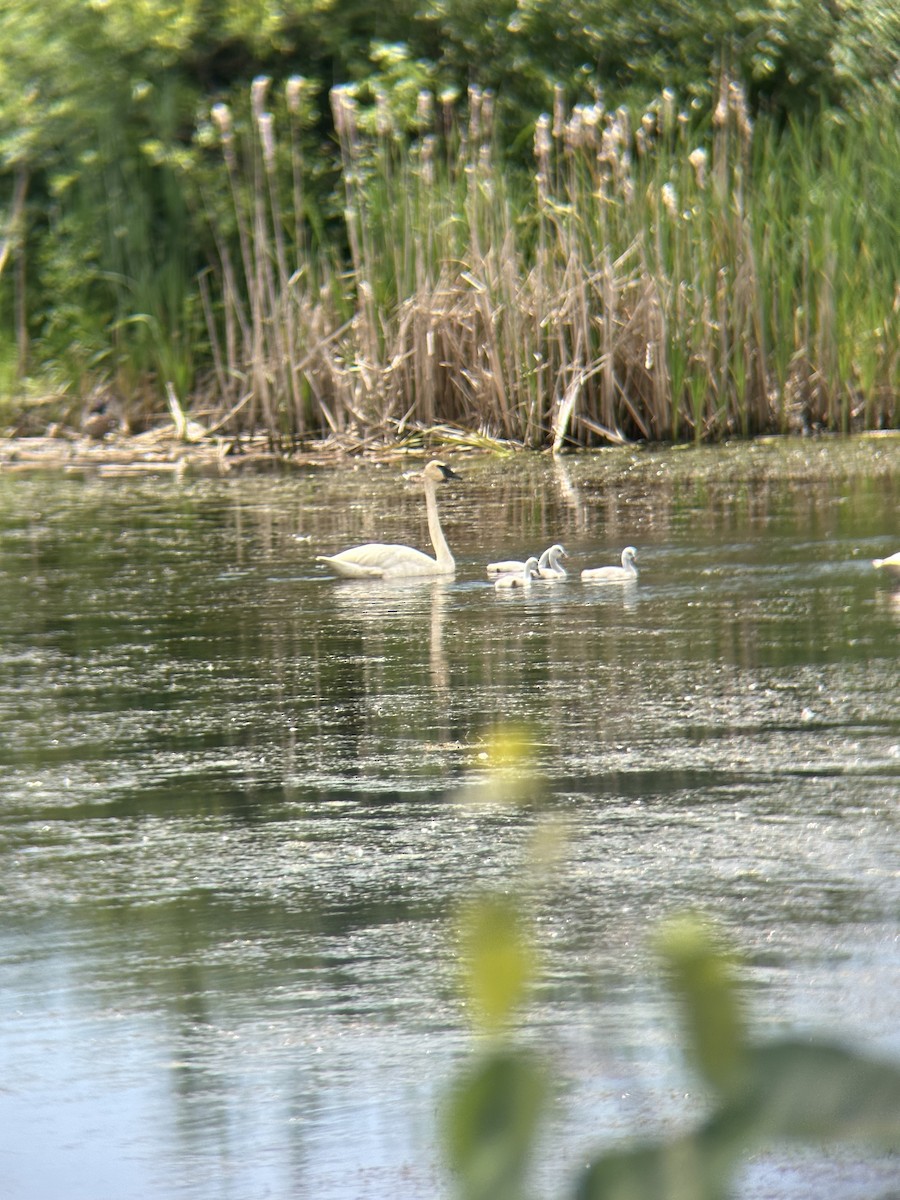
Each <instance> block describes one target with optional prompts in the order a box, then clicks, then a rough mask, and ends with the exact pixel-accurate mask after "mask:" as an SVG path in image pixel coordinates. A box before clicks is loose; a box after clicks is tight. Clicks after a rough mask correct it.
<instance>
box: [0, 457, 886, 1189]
mask: <svg viewBox="0 0 900 1200" xmlns="http://www.w3.org/2000/svg"><path fill="white" fill-rule="evenodd" d="M444 457H446V458H447V459H448V461H450V462H452V464H453V465H454V467H455V468H456V469H457V470H458V471H459V472H460V474H461V475H462V476H463V479H462V480H461V482H460V483H459V484H451V485H449V486H448V487H446V488H444V489H443V491H442V493H441V496H440V504H441V512H442V517H443V521H444V527H445V531H446V533H447V535H448V538H449V541H450V544H451V546H452V547H453V549H454V552H455V554H456V557H457V574H456V577H455V578H454V579H452V580H449V581H439V582H429V583H424V584H413V585H406V586H396V585H395V586H392V585H390V584H386V585H385V584H380V585H373V586H361V585H359V584H356V583H351V582H346V581H345V582H341V581H337V580H334V579H332V578H330V577H329V576H328V574H327V572H326V571H325V570H324V569H323V568H322V566H321V565H319V564H317V563H316V562H315V555H316V554H317V553H329V552H333V551H335V550H338V549H341V548H343V547H345V546H347V545H352V544H355V543H357V542H361V541H367V540H386V541H393V540H398V541H403V542H410V543H412V544H415V545H419V546H421V547H423V548H427V544H428V543H427V530H426V528H425V522H424V514H423V505H422V498H421V492H420V490H419V489H418V487H417V486H416V485H414V484H412V483H409V482H404V480H403V478H402V471H403V470H404V469H409V468H410V467H412V466H414V465H415V463H410V462H403V463H399V462H398V463H393V464H387V465H383V466H374V465H369V464H367V465H363V464H353V465H350V464H345V465H342V466H340V467H336V468H331V469H326V468H322V467H313V466H309V467H304V468H297V469H294V470H291V471H286V472H285V473H282V474H278V475H266V476H260V475H242V476H240V477H226V478H224V479H214V480H213V479H202V478H191V477H190V476H185V477H181V478H173V477H169V476H160V477H143V478H140V479H135V478H134V477H121V476H119V475H115V474H110V475H108V476H107V475H104V474H103V473H102V472H96V473H92V474H85V475H81V476H69V475H53V476H48V475H35V474H22V475H12V474H5V475H3V474H0V588H2V592H0V594H2V600H3V603H2V606H0V722H2V724H0V731H2V741H0V770H2V777H3V784H2V796H0V804H2V808H0V814H2V816H0V863H2V897H3V899H2V903H3V918H4V919H3V924H2V929H0V985H2V986H0V1072H2V1088H0V1128H2V1129H3V1135H2V1139H0V1146H2V1155H0V1195H3V1196H4V1197H12V1198H15V1200H54V1198H61V1197H66V1200H105V1198H106V1197H109V1198H110V1200H112V1198H115V1200H157V1198H159V1200H163V1198H166V1200H188V1198H194V1197H196V1198H198V1200H199V1198H201V1197H202V1198H203V1200H218V1198H222V1200H245V1198H246V1200H257V1198H260V1197H272V1198H275V1200H282V1198H287V1197H299V1196H309V1197H316V1198H317V1200H351V1198H353V1200H375V1198H378V1200H381V1198H390V1200H419V1198H425V1197H428V1198H429V1200H431V1198H434V1197H439V1196H447V1195H449V1194H450V1190H451V1189H450V1186H449V1183H448V1180H447V1178H446V1175H445V1172H444V1168H443V1165H442V1157H441V1151H440V1147H439V1142H438V1134H437V1130H438V1128H439V1112H440V1107H441V1104H442V1101H443V1097H444V1096H445V1095H446V1092H447V1088H448V1086H449V1084H450V1081H451V1080H452V1078H453V1075H454V1072H455V1071H457V1070H458V1069H459V1067H460V1065H461V1063H462V1061H463V1060H464V1058H465V1056H466V1055H467V1054H468V1052H469V1051H470V1049H471V1044H472V1043H471V1030H470V1027H469V1024H468V1021H467V1014H466V1011H465V1005H464V1003H463V1001H462V999H461V995H460V991H459V988H458V985H457V970H456V965H455V959H454V952H453V949H454V934H453V929H454V924H453V914H454V912H455V910H456V908H457V906H458V905H459V903H460V902H461V901H463V900H464V899H465V898H466V897H468V896H470V895H472V894H473V893H474V892H475V891H477V890H478V889H481V888H483V887H497V888H501V889H504V888H507V889H508V888H510V887H513V886H515V887H517V888H518V889H519V890H520V892H521V894H522V896H523V903H525V904H527V907H528V911H529V913H530V914H531V916H532V918H533V921H534V926H535V928H536V931H537V934H536V936H537V943H538V948H539V954H540V960H541V979H540V983H539V985H538V986H537V988H536V991H535V995H534V997H533V1000H532V1003H531V1004H530V1005H529V1007H528V1009H527V1010H526V1011H525V1012H524V1013H523V1014H522V1022H521V1026H522V1027H521V1029H520V1031H519V1037H520V1038H521V1039H522V1040H523V1041H527V1042H529V1043H532V1044H534V1045H535V1046H537V1047H538V1048H539V1049H540V1050H541V1052H542V1053H544V1054H545V1055H546V1056H547V1059H548V1060H549V1061H551V1062H552V1063H553V1067H554V1071H555V1073H556V1082H557V1095H556V1098H555V1106H554V1109H553V1112H552V1115H551V1117H550V1119H549V1123H548V1127H547V1130H546V1133H545V1144H544V1145H543V1147H542V1153H541V1165H540V1167H539V1169H538V1172H537V1179H538V1185H539V1190H540V1191H541V1193H542V1194H543V1195H546V1196H550V1195H561V1194H562V1192H563V1190H564V1185H565V1181H566V1180H567V1179H571V1176H572V1173H573V1171H574V1170H575V1168H576V1166H577V1164H578V1163H579V1162H582V1161H584V1160H585V1158H586V1157H587V1156H588V1155H589V1154H590V1153H591V1152H593V1151H595V1150H597V1149H598V1148H599V1147H601V1146H604V1145H612V1144H615V1143H617V1142H619V1141H620V1140H621V1139H623V1138H626V1137H628V1136H630V1135H632V1134H640V1135H643V1136H651V1135H654V1134H658V1133H660V1132H663V1131H667V1130H674V1129H681V1128H686V1127H688V1126H690V1125H691V1124H692V1123H693V1122H694V1121H695V1120H696V1119H697V1117H698V1115H699V1114H700V1113H702V1111H703V1096H702V1094H701V1093H700V1090H699V1089H698V1086H697V1083H696V1081H695V1080H694V1079H693V1078H692V1077H691V1076H690V1075H689V1073H688V1072H687V1071H686V1069H685V1068H684V1067H683V1065H682V1063H681V1060H680V1057H679V1051H678V1037H677V1027H676V1024H675V1022H674V1019H673V1012H672V1009H671V1007H670V1005H669V1002H668V998H667V995H666V993H665V990H664V988H663V987H662V986H661V983H660V981H659V977H658V972H657V964H656V963H655V960H654V958H653V954H652V948H651V943H652V935H653V931H654V929H655V928H656V926H657V925H658V922H659V921H660V920H661V919H662V918H664V917H665V916H667V915H669V914H671V913H673V912H678V911H681V910H683V909H685V908H687V907H690V908H699V909H701V910H703V911H705V912H708V913H710V914H713V915H714V916H715V917H716V919H717V920H718V921H719V922H720V924H721V926H722V927H723V928H724V930H725V931H726V932H727V934H728V936H729V937H730V938H731V940H732V941H733V943H734V944H735V945H736V947H737V948H738V949H739V950H740V952H741V954H742V955H743V966H742V979H743V981H744V985H745V990H746V998H747V1008H748V1014H749V1020H750V1023H751V1026H752V1029H753V1032H754V1034H755V1035H756V1036H759V1037H765V1036H769V1035H772V1034H775V1033H780V1032H784V1031H786V1030H790V1031H792V1032H794V1033H797V1032H799V1033H805V1032H812V1033H815V1034H817V1035H822V1036H828V1037H832V1038H838V1039H839V1040H841V1041H843V1042H845V1043H846V1044H849V1045H852V1046H855V1047H857V1048H860V1049H862V1050H863V1051H865V1052H867V1053H870V1054H875V1055H880V1056H885V1057H889V1058H893V1059H895V1060H896V1059H900V1022H898V1012H900V1007H898V999H897V998H898V996H900V853H898V838H897V800H898V779H900V706H898V705H897V690H898V680H900V674H898V660H900V655H898V634H900V594H898V590H897V589H896V588H894V587H892V586H891V584H890V582H889V581H888V580H886V579H884V578H882V577H881V576H880V575H879V573H877V572H875V571H874V570H873V569H872V566H871V559H872V558H874V557H877V556H883V555H885V554H888V553H892V552H893V551H895V550H897V549H900V522H898V511H900V452H898V449H897V443H896V442H893V443H891V442H886V441H885V442H883V441H879V440H872V441H860V442H851V443H839V442H834V443H832V442H828V443H815V442H802V443H786V444H784V445H781V444H778V443H774V444H763V443H759V444H756V445H753V446H750V447H742V448H729V447H725V448H720V449H708V450H691V451H669V452H654V451H649V450H644V451H636V450H623V451H609V452H603V453H598V454H591V455H582V456H576V457H572V458H568V459H563V460H562V461H561V462H558V463H554V462H552V461H550V460H548V459H547V458H545V457H527V458H510V459H502V460H497V459H487V458H479V457H475V456H471V457H469V456H467V455H464V454H462V453H457V454H453V453H448V454H445V455H444ZM556 540H559V541H561V542H562V543H563V544H564V545H565V546H566V549H567V551H568V553H569V556H570V557H569V566H570V567H571V568H572V570H573V575H574V577H573V578H570V579H568V580H566V581H565V582H562V583H558V584H536V585H535V586H534V587H533V588H532V589H531V590H530V591H529V592H513V593H509V594H503V593H497V592H496V591H495V590H494V588H493V587H492V586H491V585H490V584H489V583H488V582H487V580H486V578H485V574H484V565H485V563H486V562H487V561H488V560H489V559H491V558H495V557H510V556H513V557H521V556H523V553H524V552H525V551H531V550H534V551H539V550H540V549H542V548H543V547H544V546H546V545H549V544H550V543H551V542H552V541H556ZM629 543H631V544H634V545H635V546H637V548H638V552H639V565H640V567H641V576H640V580H639V582H638V584H637V585H636V586H634V587H625V588H621V587H619V588H615V587H613V588H602V587H589V586H587V585H583V584H582V583H581V582H580V580H579V579H578V578H577V574H578V572H579V571H580V569H581V567H582V566H585V565H599V564H603V563H613V562H615V561H617V559H618V555H619V551H620V550H621V548H622V547H623V546H624V545H626V544H629ZM504 730H526V731H527V732H528V736H529V737H530V739H531V740H532V743H533V745H532V755H533V774H532V776H531V779H530V782H529V783H528V784H527V786H526V787H525V792H526V793H527V794H526V795H524V796H521V797H519V798H518V799H519V800H520V801H521V802H518V803H503V804H499V803H489V802H488V800H489V799H490V797H489V796H488V795H487V791H486V788H485V786H484V785H485V781H486V780H489V779H491V778H492V777H493V776H492V775H491V773H490V747H491V745H492V737H494V736H495V735H496V734H497V733H498V732H502V731H504ZM548 830H552V831H553V834H554V839H555V841H554V845H555V857H554V858H553V859H552V862H551V864H550V865H549V866H545V867H544V868H542V867H541V866H540V863H539V862H538V860H537V858H536V851H535V846H536V845H537V844H541V837H540V835H542V834H543V836H544V841H545V842H546V841H547V840H548V838H547V831H548ZM739 1194H740V1195H741V1196H743V1197H748V1198H751V1197H759V1198H762V1197H763V1196H765V1197H805V1196H809V1195H828V1196H829V1197H830V1200H835V1198H839V1200H851V1198H854V1200H855V1198H856V1197H863V1196H866V1197H872V1196H895V1197H896V1196H898V1195H900V1186H898V1181H897V1163H896V1159H894V1160H893V1161H891V1160H890V1159H887V1158H885V1157H879V1156H877V1155H867V1154H865V1153H863V1152H861V1151H858V1150H852V1151H851V1150H849V1149H846V1148H840V1147H839V1148H835V1149H832V1150H829V1151H828V1152H823V1153H821V1154H811V1153H804V1154H799V1153H797V1152H792V1153H787V1152H781V1151H777V1152H776V1151H773V1153H771V1154H767V1155H762V1156H759V1157H757V1158H755V1159H754V1160H753V1161H752V1162H750V1163H748V1164H747V1167H746V1170H745V1171H744V1173H743V1175H742V1177H741V1179H740V1181H739Z"/></svg>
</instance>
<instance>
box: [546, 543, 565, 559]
mask: <svg viewBox="0 0 900 1200" xmlns="http://www.w3.org/2000/svg"><path fill="white" fill-rule="evenodd" d="M549 553H550V557H551V558H553V557H556V558H568V557H569V556H568V554H566V552H565V550H564V549H563V547H562V546H561V545H560V544H559V542H557V543H556V545H555V546H551V547H550V551H549Z"/></svg>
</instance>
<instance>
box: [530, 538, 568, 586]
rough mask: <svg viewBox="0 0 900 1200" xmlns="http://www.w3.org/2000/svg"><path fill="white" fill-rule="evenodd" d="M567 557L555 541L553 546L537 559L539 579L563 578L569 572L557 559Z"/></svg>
mask: <svg viewBox="0 0 900 1200" xmlns="http://www.w3.org/2000/svg"><path fill="white" fill-rule="evenodd" d="M568 557H569V556H568V554H566V552H565V550H564V549H563V548H562V546H560V544H559V542H557V543H556V545H555V546H551V547H550V549H549V550H545V551H544V553H543V554H542V555H541V557H540V560H539V561H538V570H537V573H538V577H539V578H540V579H565V578H566V576H567V575H568V574H569V572H568V571H567V570H566V568H565V567H564V566H563V565H562V563H561V562H560V561H559V560H560V559H561V558H568Z"/></svg>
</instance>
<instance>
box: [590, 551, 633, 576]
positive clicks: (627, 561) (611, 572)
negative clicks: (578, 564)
mask: <svg viewBox="0 0 900 1200" xmlns="http://www.w3.org/2000/svg"><path fill="white" fill-rule="evenodd" d="M636 558H637V550H635V548H634V546H626V547H625V549H624V550H623V551H622V565H621V567H587V568H586V569H585V570H584V571H582V572H581V578H582V579H583V580H584V581H585V583H631V582H633V581H634V580H635V579H637V577H638V572H637V567H636V566H635V565H634V560H635V559H636Z"/></svg>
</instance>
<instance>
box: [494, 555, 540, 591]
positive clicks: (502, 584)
mask: <svg viewBox="0 0 900 1200" xmlns="http://www.w3.org/2000/svg"><path fill="white" fill-rule="evenodd" d="M537 569H538V560H537V559H536V558H529V559H528V561H527V562H524V563H522V570H521V571H519V572H516V573H515V574H509V575H501V576H499V578H498V579H496V580H495V582H494V587H495V588H497V590H498V591H505V590H506V589H507V588H517V587H520V588H527V587H531V580H532V578H533V576H534V573H535V571H537Z"/></svg>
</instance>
